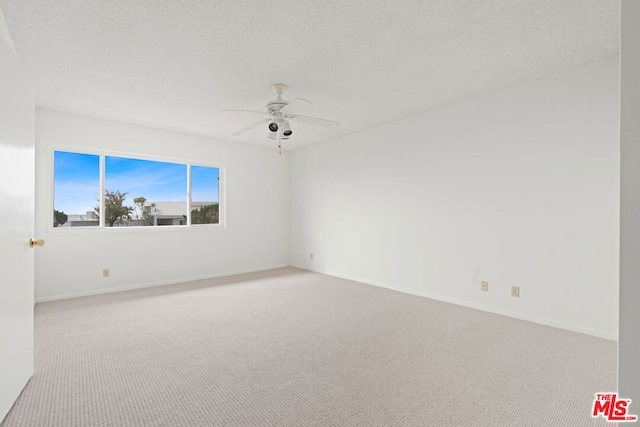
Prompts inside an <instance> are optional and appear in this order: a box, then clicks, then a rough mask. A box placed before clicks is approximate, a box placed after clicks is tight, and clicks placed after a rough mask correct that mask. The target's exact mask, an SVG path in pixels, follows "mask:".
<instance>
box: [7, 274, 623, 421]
mask: <svg viewBox="0 0 640 427" xmlns="http://www.w3.org/2000/svg"><path fill="white" fill-rule="evenodd" d="M35 320H36V372H35V375H34V377H33V378H32V379H31V381H30V383H29V384H28V385H27V387H26V389H25V390H24V392H23V393H22V395H21V396H20V398H19V399H18V401H17V402H16V404H15V405H14V407H13V409H12V410H11V412H10V413H9V415H8V416H7V418H6V419H5V421H4V422H3V423H2V424H1V425H2V427H14V426H28V427H37V426H47V427H51V426H82V427H92V426H118V427H125V426H242V427H248V426H536V427H541V426H563V427H566V426H580V427H584V426H592V425H607V423H606V422H604V421H603V420H602V419H601V418H600V419H592V418H591V416H590V413H591V406H592V401H593V397H594V396H593V395H594V393H596V392H604V391H615V390H616V343H615V342H612V341H608V340H604V339H599V338H594V337H590V336H586V335H581V334H577V333H572V332H567V331H563V330H559V329H554V328H550V327H545V326H541V325H537V324H533V323H528V322H524V321H520V320H515V319H510V318H506V317H503V316H498V315H494V314H489V313H485V312H481V311H477V310H472V309H468V308H463V307H458V306H455V305H451V304H446V303H442V302H436V301H432V300H429V299H425V298H421V297H416V296H411V295H406V294H402V293H398V292H394V291H390V290H386V289H381V288H376V287H373V286H368V285H364V284H360V283H355V282H350V281H347V280H342V279H337V278H333V277H328V276H323V275H320V274H315V273H310V272H306V271H302V270H297V269H282V270H274V271H270V272H265V273H255V274H246V275H241V276H235V277H230V278H224V279H215V280H206V281H199V282H194V283H186V284H183V285H174V286H164V287H159V288H151V289H145V290H139V291H129V292H122V293H118V294H110V295H101V296H95V297H86V298H77V299H72V300H65V301H57V302H49V303H43V304H38V305H37V307H36V318H35Z"/></svg>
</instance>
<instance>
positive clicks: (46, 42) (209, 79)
mask: <svg viewBox="0 0 640 427" xmlns="http://www.w3.org/2000/svg"><path fill="white" fill-rule="evenodd" d="M0 9H1V10H2V11H3V12H4V15H5V19H6V21H7V26H8V28H9V31H10V33H11V37H12V38H13V43H14V45H15V48H16V51H17V53H18V55H19V56H20V57H21V58H22V60H23V61H24V62H25V63H26V64H27V66H28V68H29V70H30V72H31V73H32V74H33V77H34V79H35V82H36V90H37V104H38V105H39V106H41V107H45V108H52V109H58V110H62V111H70V112H76V113H81V114H87V115H91V116H97V117H103V118H109V119H116V120H121V121H126V122H132V123H139V124H146V125H151V126H156V127H161V128H166V129H173V130H180V131H186V132H190V133H196V134H203V135H210V136H214V137H218V138H223V139H229V140H235V141H238V142H249V143H256V144H261V145H265V146H273V145H275V143H274V141H272V140H269V139H267V130H266V125H265V126H264V129H263V128H258V129H255V130H253V131H251V132H249V133H247V134H245V135H243V136H241V137H232V136H230V134H231V132H233V131H234V130H237V129H239V128H241V127H243V126H246V125H248V124H249V123H251V122H252V121H254V120H255V118H254V117H249V118H246V117H235V116H233V115H229V114H221V112H220V111H221V110H223V109H226V108H241V109H253V110H255V109H262V108H263V106H264V104H265V103H266V102H267V101H269V100H271V99H273V98H274V97H275V96H274V94H273V92H272V91H271V87H270V86H271V84H272V83H277V82H282V83H286V84H287V85H288V86H289V90H288V91H287V93H285V96H284V98H285V99H290V98H295V97H301V98H305V99H308V100H310V101H312V102H313V105H301V106H300V109H298V110H297V112H298V113H300V114H306V115H311V116H318V117H323V118H327V119H332V120H337V121H339V122H341V126H340V128H339V129H337V130H334V129H325V128H318V127H315V126H310V125H306V124H298V123H296V124H292V128H293V130H294V135H293V138H292V139H291V140H290V141H288V142H287V143H286V144H287V146H288V147H289V148H296V147H300V146H303V145H306V144H310V143H315V142H319V141H323V140H326V139H329V138H333V137H336V136H339V135H345V134H348V133H353V132H356V131H359V130H362V129H365V128H368V127H372V126H376V125H379V124H382V123H386V122H389V121H392V120H395V119H399V118H402V117H406V116H409V115H412V114H416V113H418V112H421V111H425V110H429V109H432V108H436V107H438V106H442V105H446V104H450V103H454V102H457V101H460V100H462V99H465V98H468V97H471V96H476V95H479V94H483V93H487V92H491V91H495V90H498V89H501V88H505V87H508V86H512V85H516V84H519V83H523V82H526V81H530V80H533V79H536V78H539V77H542V76H545V75H549V74H553V73H556V72H559V71H562V70H565V69H568V68H571V67H575V66H578V65H581V64H585V63H588V62H592V61H597V60H600V59H603V58H606V57H610V56H613V55H616V54H617V53H618V44H619V34H618V33H619V0H561V1H559V0H535V1H534V0H483V1H478V0H458V1H454V0H423V1H420V0H396V1H393V0H386V1H381V0H367V1H351V0H349V1H347V0H342V1H340V0H335V1H312V0H279V1H260V0H221V1H211V0H181V1H174V0H171V1H170V0H155V1H138V0H135V1H132V0H110V1H102V0H65V1H51V0H0Z"/></svg>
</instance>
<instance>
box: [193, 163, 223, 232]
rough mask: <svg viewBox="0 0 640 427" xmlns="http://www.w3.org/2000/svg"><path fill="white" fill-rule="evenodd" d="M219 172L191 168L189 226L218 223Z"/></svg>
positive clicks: (212, 169)
mask: <svg viewBox="0 0 640 427" xmlns="http://www.w3.org/2000/svg"><path fill="white" fill-rule="evenodd" d="M219 181H220V170H219V169H218V168H209V167H205V166H191V224H218V223H219V222H220V197H219V195H218V193H219V188H220V185H219Z"/></svg>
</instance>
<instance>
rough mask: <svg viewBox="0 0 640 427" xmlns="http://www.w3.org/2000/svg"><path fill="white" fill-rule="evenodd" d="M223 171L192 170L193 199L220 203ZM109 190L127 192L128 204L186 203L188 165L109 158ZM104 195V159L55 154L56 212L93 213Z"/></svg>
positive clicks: (106, 173)
mask: <svg viewBox="0 0 640 427" xmlns="http://www.w3.org/2000/svg"><path fill="white" fill-rule="evenodd" d="M219 172H220V171H219V169H218V168H213V167H205V166H192V167H191V189H192V196H191V199H192V200H193V201H195V202H205V201H206V202H218V201H219V181H218V178H219ZM105 188H106V189H107V190H109V191H114V192H115V191H116V190H120V192H121V193H124V192H127V193H128V194H127V196H126V200H125V204H127V205H129V206H133V204H134V203H133V199H134V198H136V197H144V198H146V199H147V202H146V204H147V205H148V204H151V203H158V202H186V199H187V165H185V164H179V163H168V162H158V161H151V160H140V159H130V158H123V157H115V156H106V157H105ZM99 195H100V156H99V155H95V154H82V153H71V152H65V151H55V152H54V209H56V210H58V211H63V212H64V213H66V214H67V215H73V214H84V213H86V212H87V211H93V208H94V207H95V206H97V205H98V203H99V202H98V197H99Z"/></svg>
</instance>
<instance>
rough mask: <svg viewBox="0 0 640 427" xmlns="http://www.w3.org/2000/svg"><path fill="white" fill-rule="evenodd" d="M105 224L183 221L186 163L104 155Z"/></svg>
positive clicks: (142, 224) (147, 223) (119, 225)
mask: <svg viewBox="0 0 640 427" xmlns="http://www.w3.org/2000/svg"><path fill="white" fill-rule="evenodd" d="M105 211H106V215H105V226H106V227H130V226H134V227H139V226H162V225H186V223H187V165H184V164H182V165H181V164H176V163H166V162H156V161H151V160H139V159H128V158H123V157H113V156H107V157H106V158H105Z"/></svg>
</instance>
